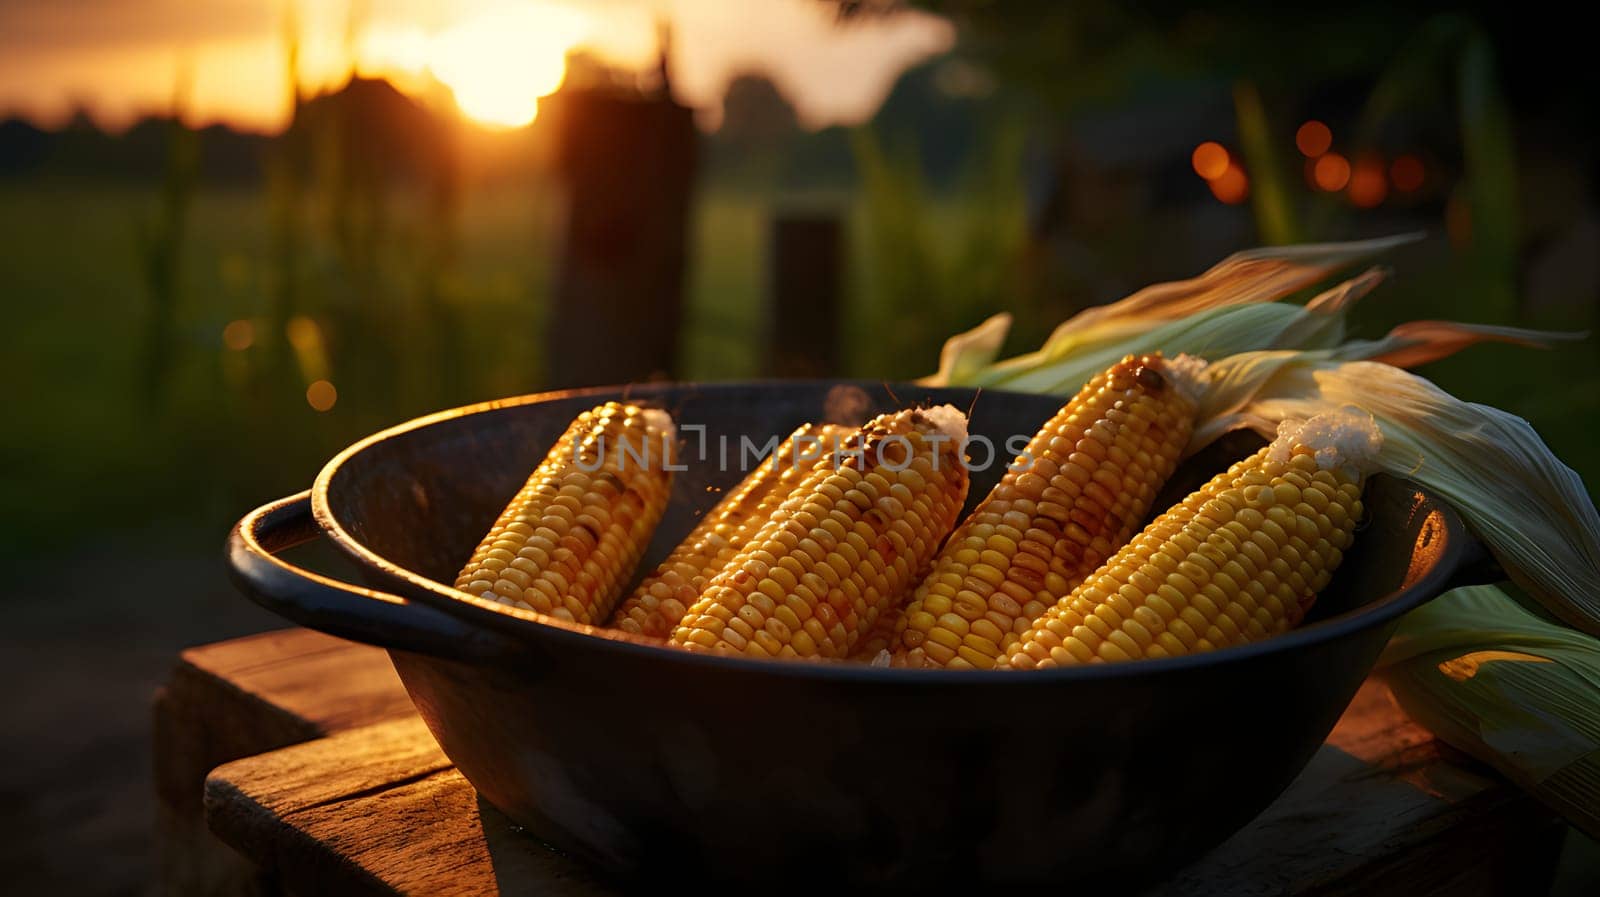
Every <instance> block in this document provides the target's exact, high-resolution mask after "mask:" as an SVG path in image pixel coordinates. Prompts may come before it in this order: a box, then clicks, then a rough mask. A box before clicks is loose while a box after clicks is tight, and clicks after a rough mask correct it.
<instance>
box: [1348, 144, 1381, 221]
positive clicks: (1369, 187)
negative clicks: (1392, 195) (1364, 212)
mask: <svg viewBox="0 0 1600 897" xmlns="http://www.w3.org/2000/svg"><path fill="white" fill-rule="evenodd" d="M1388 195H1389V179H1388V178H1387V177H1385V176H1384V164H1383V160H1382V159H1380V158H1378V157H1376V156H1369V157H1367V158H1364V159H1361V160H1360V161H1359V162H1357V163H1356V167H1355V170H1354V171H1352V172H1351V173H1350V191H1349V197H1350V204H1351V205H1353V206H1356V207H1358V208H1363V209H1370V208H1372V207H1374V206H1376V205H1378V204H1379V203H1381V202H1383V200H1384V198H1385V197H1387V196H1388Z"/></svg>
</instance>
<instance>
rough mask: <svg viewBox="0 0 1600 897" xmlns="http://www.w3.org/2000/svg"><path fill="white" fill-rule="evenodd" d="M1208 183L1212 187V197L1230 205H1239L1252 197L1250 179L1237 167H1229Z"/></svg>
mask: <svg viewBox="0 0 1600 897" xmlns="http://www.w3.org/2000/svg"><path fill="white" fill-rule="evenodd" d="M1206 183H1208V184H1210V185H1211V195H1212V196H1215V197H1216V198H1217V199H1220V200H1222V201H1223V202H1225V203H1227V204H1228V205H1238V204H1239V203H1241V202H1244V201H1245V200H1246V199H1248V198H1249V197H1250V178H1249V176H1248V175H1246V174H1245V173H1244V169H1243V168H1240V167H1239V166H1237V165H1229V166H1228V167H1227V168H1226V169H1224V170H1223V172H1222V174H1221V175H1220V176H1218V177H1214V178H1212V179H1211V180H1209V181H1207V182H1206Z"/></svg>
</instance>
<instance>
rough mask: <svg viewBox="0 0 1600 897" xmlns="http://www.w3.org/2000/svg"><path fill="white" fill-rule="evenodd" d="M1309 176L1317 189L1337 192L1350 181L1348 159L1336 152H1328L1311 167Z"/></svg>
mask: <svg viewBox="0 0 1600 897" xmlns="http://www.w3.org/2000/svg"><path fill="white" fill-rule="evenodd" d="M1311 178H1312V182H1313V183H1315V184H1316V186H1317V189H1318V190H1323V191H1326V192H1328V193H1337V192H1339V191H1340V190H1343V189H1344V187H1345V185H1346V184H1348V183H1350V160H1349V159H1346V158H1345V157H1344V156H1341V155H1339V154H1338V153H1328V154H1327V155H1325V156H1323V157H1322V158H1320V159H1318V160H1317V162H1316V164H1315V165H1314V166H1313V167H1312V169H1311Z"/></svg>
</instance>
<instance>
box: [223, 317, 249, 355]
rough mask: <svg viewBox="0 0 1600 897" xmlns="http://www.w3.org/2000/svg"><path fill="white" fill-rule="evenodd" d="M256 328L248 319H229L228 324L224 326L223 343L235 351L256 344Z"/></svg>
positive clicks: (241, 350) (240, 350)
mask: <svg viewBox="0 0 1600 897" xmlns="http://www.w3.org/2000/svg"><path fill="white" fill-rule="evenodd" d="M255 341H256V328H255V325H254V324H251V323H250V322H249V321H246V320H242V319H241V320H238V321H229V322H228V326H226V327H224V328H222V344H223V345H224V346H227V347H228V348H230V349H232V350H233V351H235V352H243V351H244V350H246V349H248V348H250V347H251V346H253V345H255Z"/></svg>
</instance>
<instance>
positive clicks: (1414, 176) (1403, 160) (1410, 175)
mask: <svg viewBox="0 0 1600 897" xmlns="http://www.w3.org/2000/svg"><path fill="white" fill-rule="evenodd" d="M1427 177H1428V172H1427V169H1425V168H1424V167H1423V166H1422V160H1421V159H1418V158H1417V157H1416V156H1401V157H1399V158H1398V159H1395V160H1394V164H1393V165H1390V166H1389V180H1391V181H1393V182H1394V188H1395V189H1396V190H1399V191H1400V192H1401V193H1410V192H1412V191H1413V190H1421V189H1422V184H1423V182H1424V181H1426V180H1427Z"/></svg>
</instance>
